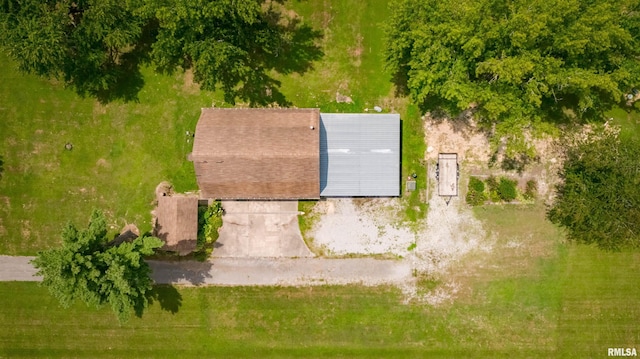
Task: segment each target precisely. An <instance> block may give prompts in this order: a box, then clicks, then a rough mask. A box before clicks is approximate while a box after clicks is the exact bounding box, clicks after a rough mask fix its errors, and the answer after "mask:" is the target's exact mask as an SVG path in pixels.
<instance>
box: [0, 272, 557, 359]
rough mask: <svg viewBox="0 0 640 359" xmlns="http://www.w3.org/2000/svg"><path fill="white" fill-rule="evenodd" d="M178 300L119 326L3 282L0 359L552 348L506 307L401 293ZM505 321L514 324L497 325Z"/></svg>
mask: <svg viewBox="0 0 640 359" xmlns="http://www.w3.org/2000/svg"><path fill="white" fill-rule="evenodd" d="M178 294H179V296H180V299H179V302H180V303H181V305H180V307H179V308H178V311H177V312H176V313H175V314H172V313H171V312H169V311H164V310H162V308H161V306H160V305H159V304H158V303H155V304H154V305H153V306H152V307H151V308H150V309H149V310H148V311H147V312H146V313H145V314H144V315H143V317H142V318H141V319H139V318H134V319H132V320H131V321H129V322H128V323H126V324H124V325H118V324H117V321H116V319H115V317H114V315H113V313H111V312H110V310H109V309H107V308H105V309H102V310H95V309H92V308H87V307H85V306H84V305H76V306H73V307H72V308H70V309H61V308H59V307H58V305H57V303H56V301H55V300H54V299H52V298H51V297H50V296H49V295H48V293H46V290H45V289H44V288H41V287H38V285H37V284H35V283H1V284H0V319H1V320H2V323H3V331H1V332H0V356H2V357H12V358H13V357H35V356H46V357H104V358H107V357H181V358H189V357H247V358H252V357H305V358H314V357H336V356H338V357H396V358H405V357H415V358H420V357H424V355H429V356H437V357H527V356H531V355H534V356H540V355H542V356H543V357H545V356H547V354H549V350H550V349H553V348H552V346H548V345H547V346H544V345H543V346H540V345H538V342H539V341H543V342H544V341H547V339H546V333H545V336H543V337H542V336H539V335H535V332H534V333H533V335H532V333H531V331H530V330H529V327H528V326H527V327H522V326H520V327H517V326H518V325H522V324H523V322H522V321H524V323H525V324H526V323H528V322H529V321H528V319H527V317H526V313H525V314H520V313H518V312H516V311H515V308H514V307H511V306H507V307H506V308H505V307H504V306H501V304H506V303H500V302H495V303H491V304H488V305H484V306H473V307H470V306H453V307H444V308H434V307H430V306H427V305H421V304H413V305H407V304H402V299H403V298H402V295H401V294H400V293H399V291H398V290H397V289H395V288H388V287H376V288H365V287H359V286H344V287H313V288H311V287H310V288H274V287H267V288H261V287H254V288H248V287H247V288H226V287H219V288H216V287H207V288H181V289H180V290H179V291H178ZM174 300H175V299H174ZM531 311H532V310H531ZM506 314H509V317H510V320H509V321H508V322H505V321H498V320H496V318H503V317H504V316H505V315H506ZM512 325H514V327H513V329H511V326H512ZM502 333H509V334H510V335H508V336H504V335H501V334H502Z"/></svg>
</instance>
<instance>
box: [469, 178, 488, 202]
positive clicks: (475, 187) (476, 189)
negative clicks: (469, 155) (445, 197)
mask: <svg viewBox="0 0 640 359" xmlns="http://www.w3.org/2000/svg"><path fill="white" fill-rule="evenodd" d="M466 200H467V203H468V204H470V205H472V206H480V205H482V204H484V202H485V201H486V200H487V195H486V194H485V193H484V182H482V180H480V179H478V178H477V177H471V178H469V185H468V187H467V197H466Z"/></svg>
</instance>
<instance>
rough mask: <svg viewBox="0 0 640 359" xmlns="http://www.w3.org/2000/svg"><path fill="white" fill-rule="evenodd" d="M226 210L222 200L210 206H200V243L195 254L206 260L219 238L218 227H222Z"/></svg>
mask: <svg viewBox="0 0 640 359" xmlns="http://www.w3.org/2000/svg"><path fill="white" fill-rule="evenodd" d="M223 214H224V210H223V208H222V203H220V201H216V202H213V203H212V204H211V205H210V206H206V207H205V206H201V207H198V243H197V246H196V252H195V256H196V258H197V259H199V260H206V259H207V258H209V256H210V255H211V253H213V244H214V243H215V242H216V241H217V240H218V236H219V234H218V229H220V227H222V215H223Z"/></svg>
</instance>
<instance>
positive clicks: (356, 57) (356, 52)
mask: <svg viewBox="0 0 640 359" xmlns="http://www.w3.org/2000/svg"><path fill="white" fill-rule="evenodd" d="M355 38H356V44H355V46H354V47H353V48H351V49H349V55H350V56H351V62H352V63H353V66H355V67H360V65H361V64H362V53H363V52H364V48H363V47H362V40H364V37H362V34H356V36H355Z"/></svg>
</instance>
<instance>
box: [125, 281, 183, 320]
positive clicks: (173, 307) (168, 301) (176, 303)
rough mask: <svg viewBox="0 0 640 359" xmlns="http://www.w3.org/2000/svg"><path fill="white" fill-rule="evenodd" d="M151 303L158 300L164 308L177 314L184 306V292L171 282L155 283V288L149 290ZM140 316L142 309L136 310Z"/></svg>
mask: <svg viewBox="0 0 640 359" xmlns="http://www.w3.org/2000/svg"><path fill="white" fill-rule="evenodd" d="M146 297H147V300H148V301H149V305H153V304H154V303H156V302H158V304H160V308H162V310H164V311H166V312H169V313H171V314H176V313H177V312H178V311H179V310H180V307H181V306H182V294H180V292H179V291H178V289H177V288H176V287H174V286H172V285H169V284H160V285H154V286H153V289H152V290H150V291H149V292H147V295H146ZM136 315H137V316H138V317H141V316H142V311H138V310H136Z"/></svg>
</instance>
